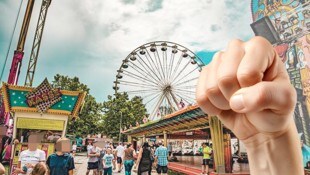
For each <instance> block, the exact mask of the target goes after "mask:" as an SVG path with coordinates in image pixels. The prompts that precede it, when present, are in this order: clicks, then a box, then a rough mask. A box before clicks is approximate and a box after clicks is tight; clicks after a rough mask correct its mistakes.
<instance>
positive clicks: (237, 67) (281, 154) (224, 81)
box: [196, 37, 303, 175]
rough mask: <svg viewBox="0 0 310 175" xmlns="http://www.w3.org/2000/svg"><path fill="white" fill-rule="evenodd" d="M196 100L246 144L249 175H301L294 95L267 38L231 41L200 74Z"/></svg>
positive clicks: (284, 70) (283, 68) (283, 69)
mask: <svg viewBox="0 0 310 175" xmlns="http://www.w3.org/2000/svg"><path fill="white" fill-rule="evenodd" d="M196 99H197V103H198V105H199V106H200V108H201V109H202V110H203V111H204V112H205V113H207V114H208V115H211V116H217V117H218V118H219V119H220V120H221V121H222V123H223V124H224V125H225V126H226V127H227V128H229V129H230V130H232V131H233V132H234V134H235V135H236V136H237V137H238V138H239V139H240V140H241V141H242V142H243V143H244V145H245V147H246V149H247V153H248V158H249V164H250V171H251V175H261V174H264V175H279V174H281V175H292V174H294V175H301V174H303V167H302V156H301V149H300V142H299V138H298V134H297V130H296V127H295V123H294V119H293V112H294V107H295V103H296V92H295V89H294V88H293V87H292V86H291V84H290V80H289V76H288V74H287V72H286V69H285V66H284V64H283V63H282V62H281V60H280V58H279V57H278V55H277V54H276V52H275V51H274V49H273V47H272V45H271V44H270V43H269V42H268V41H267V40H266V39H264V38H262V37H254V38H252V39H251V40H249V41H247V42H242V41H240V40H233V41H231V42H230V43H229V44H228V47H227V49H226V50H225V51H224V52H219V53H217V54H216V55H215V56H214V58H213V61H212V62H211V63H210V64H209V65H207V66H205V67H204V68H203V70H202V71H201V74H200V77H199V80H198V85H197V91H196Z"/></svg>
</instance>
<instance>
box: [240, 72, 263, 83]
mask: <svg viewBox="0 0 310 175" xmlns="http://www.w3.org/2000/svg"><path fill="white" fill-rule="evenodd" d="M262 78H263V75H262V73H261V72H259V71H257V70H242V72H241V71H238V72H237V79H238V82H239V83H240V85H241V86H251V85H254V84H256V83H258V82H260V81H261V80H262Z"/></svg>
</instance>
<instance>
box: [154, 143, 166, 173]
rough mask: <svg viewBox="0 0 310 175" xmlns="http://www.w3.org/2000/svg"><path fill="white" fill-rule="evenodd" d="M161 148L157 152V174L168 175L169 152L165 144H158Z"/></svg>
mask: <svg viewBox="0 0 310 175" xmlns="http://www.w3.org/2000/svg"><path fill="white" fill-rule="evenodd" d="M158 145H159V147H158V148H157V149H156V151H155V162H157V169H156V171H157V174H158V175H161V174H162V175H167V173H168V150H167V148H166V147H164V146H163V143H162V142H161V141H160V142H158Z"/></svg>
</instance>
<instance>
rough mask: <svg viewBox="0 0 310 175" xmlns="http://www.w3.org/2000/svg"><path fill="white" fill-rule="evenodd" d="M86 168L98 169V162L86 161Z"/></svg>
mask: <svg viewBox="0 0 310 175" xmlns="http://www.w3.org/2000/svg"><path fill="white" fill-rule="evenodd" d="M87 169H88V170H95V169H98V162H88V166H87Z"/></svg>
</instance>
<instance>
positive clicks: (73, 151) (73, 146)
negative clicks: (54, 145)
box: [72, 141, 77, 157]
mask: <svg viewBox="0 0 310 175" xmlns="http://www.w3.org/2000/svg"><path fill="white" fill-rule="evenodd" d="M76 148H77V145H76V141H73V144H72V157H75V153H76Z"/></svg>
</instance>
